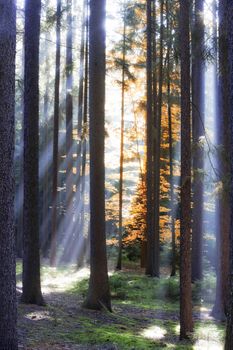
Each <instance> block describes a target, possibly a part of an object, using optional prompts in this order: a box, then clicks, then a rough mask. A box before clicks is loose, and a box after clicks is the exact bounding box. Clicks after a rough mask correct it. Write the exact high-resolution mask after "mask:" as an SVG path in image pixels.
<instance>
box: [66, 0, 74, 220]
mask: <svg viewBox="0 0 233 350" xmlns="http://www.w3.org/2000/svg"><path fill="white" fill-rule="evenodd" d="M72 22H73V21H72V0H67V36H66V218H67V219H68V222H69V221H70V218H71V215H72V200H73V96H72V89H73V54H72V45H73V35H72V30H73V29H72Z"/></svg>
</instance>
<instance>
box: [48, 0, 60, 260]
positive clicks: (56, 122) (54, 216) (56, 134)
mask: <svg viewBox="0 0 233 350" xmlns="http://www.w3.org/2000/svg"><path fill="white" fill-rule="evenodd" d="M56 16H57V24H56V39H57V40H56V67H55V86H54V122H53V123H54V124H53V185H52V186H53V189H52V232H51V253H50V265H51V266H56V243H57V242H56V241H57V185H58V170H59V169H58V155H59V146H58V145H59V107H60V106H59V105H60V95H59V93H60V61H61V52H60V48H61V0H57V13H56Z"/></svg>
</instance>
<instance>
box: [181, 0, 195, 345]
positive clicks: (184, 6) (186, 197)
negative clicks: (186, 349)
mask: <svg viewBox="0 0 233 350" xmlns="http://www.w3.org/2000/svg"><path fill="white" fill-rule="evenodd" d="M189 10H190V1H189V0H180V38H181V41H180V54H181V232H180V338H181V339H184V338H188V337H189V333H190V332H192V331H193V320H192V297H191V120H190V119H191V118H190V43H189Z"/></svg>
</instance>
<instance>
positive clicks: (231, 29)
mask: <svg viewBox="0 0 233 350" xmlns="http://www.w3.org/2000/svg"><path fill="white" fill-rule="evenodd" d="M222 5H225V11H224V15H225V16H227V42H228V45H227V50H228V61H227V62H225V64H227V65H228V74H229V85H228V87H229V107H230V109H229V112H230V113H229V127H230V131H231V134H230V170H231V189H230V204H231V224H230V273H229V279H230V300H229V308H228V315H227V329H226V342H225V350H232V349H233V214H232V210H233V2H232V1H230V0H226V1H224V2H223V4H222ZM223 91H224V90H223Z"/></svg>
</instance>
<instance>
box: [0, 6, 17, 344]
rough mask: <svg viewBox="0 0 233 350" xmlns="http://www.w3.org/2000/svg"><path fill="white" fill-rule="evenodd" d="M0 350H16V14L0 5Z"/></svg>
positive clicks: (8, 7) (13, 9)
mask: <svg viewBox="0 0 233 350" xmlns="http://www.w3.org/2000/svg"><path fill="white" fill-rule="evenodd" d="M0 8H1V11H0V193H1V196H0V223H1V225H0V241H1V244H0V298H1V307H0V349H4V350H17V349H18V346H17V330H16V324H17V313H16V289H15V232H14V108H15V49H16V14H15V2H14V1H13V0H9V1H4V0H1V1H0Z"/></svg>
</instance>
